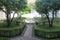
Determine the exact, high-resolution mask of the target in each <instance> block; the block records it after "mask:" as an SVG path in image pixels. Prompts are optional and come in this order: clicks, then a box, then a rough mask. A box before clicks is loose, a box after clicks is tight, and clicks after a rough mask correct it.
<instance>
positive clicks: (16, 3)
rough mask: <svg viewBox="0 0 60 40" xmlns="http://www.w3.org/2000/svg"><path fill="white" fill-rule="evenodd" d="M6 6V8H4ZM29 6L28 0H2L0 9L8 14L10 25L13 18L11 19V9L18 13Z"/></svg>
mask: <svg viewBox="0 0 60 40" xmlns="http://www.w3.org/2000/svg"><path fill="white" fill-rule="evenodd" d="M3 6H4V8H5V10H4V8H2V7H3ZM26 8H27V0H0V10H2V11H3V12H4V13H5V14H6V21H7V26H8V27H9V26H10V24H11V21H12V19H13V18H12V19H10V17H11V16H10V14H11V11H14V12H15V13H17V12H18V11H19V10H20V11H23V10H25V9H26Z"/></svg>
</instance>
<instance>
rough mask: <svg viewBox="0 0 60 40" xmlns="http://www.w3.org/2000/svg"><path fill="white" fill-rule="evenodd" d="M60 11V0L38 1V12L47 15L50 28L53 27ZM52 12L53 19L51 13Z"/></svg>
mask: <svg viewBox="0 0 60 40" xmlns="http://www.w3.org/2000/svg"><path fill="white" fill-rule="evenodd" d="M59 9H60V0H36V10H37V11H38V12H39V13H40V14H45V15H46V18H47V19H48V23H49V27H53V20H54V15H55V14H56V11H57V10H59ZM50 11H52V13H51V14H52V18H50V17H49V12H50Z"/></svg>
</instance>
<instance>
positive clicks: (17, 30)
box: [0, 23, 25, 37]
mask: <svg viewBox="0 0 60 40" xmlns="http://www.w3.org/2000/svg"><path fill="white" fill-rule="evenodd" d="M24 25H25V24H21V25H20V26H18V25H15V24H12V25H11V26H10V27H7V26H6V25H5V24H4V23H3V24H0V37H12V36H16V35H20V34H21V33H22V31H23V29H24Z"/></svg>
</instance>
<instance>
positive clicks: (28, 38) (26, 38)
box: [10, 24, 40, 40]
mask: <svg viewBox="0 0 60 40" xmlns="http://www.w3.org/2000/svg"><path fill="white" fill-rule="evenodd" d="M24 31H25V32H23V35H20V36H17V37H13V38H10V40H40V39H38V38H34V37H33V36H32V35H33V34H32V33H33V25H31V24H27V25H26V29H25V30H24Z"/></svg>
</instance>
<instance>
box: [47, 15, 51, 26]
mask: <svg viewBox="0 0 60 40" xmlns="http://www.w3.org/2000/svg"><path fill="white" fill-rule="evenodd" d="M46 17H47V19H48V23H49V27H51V24H50V19H49V15H47V14H46Z"/></svg>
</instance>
